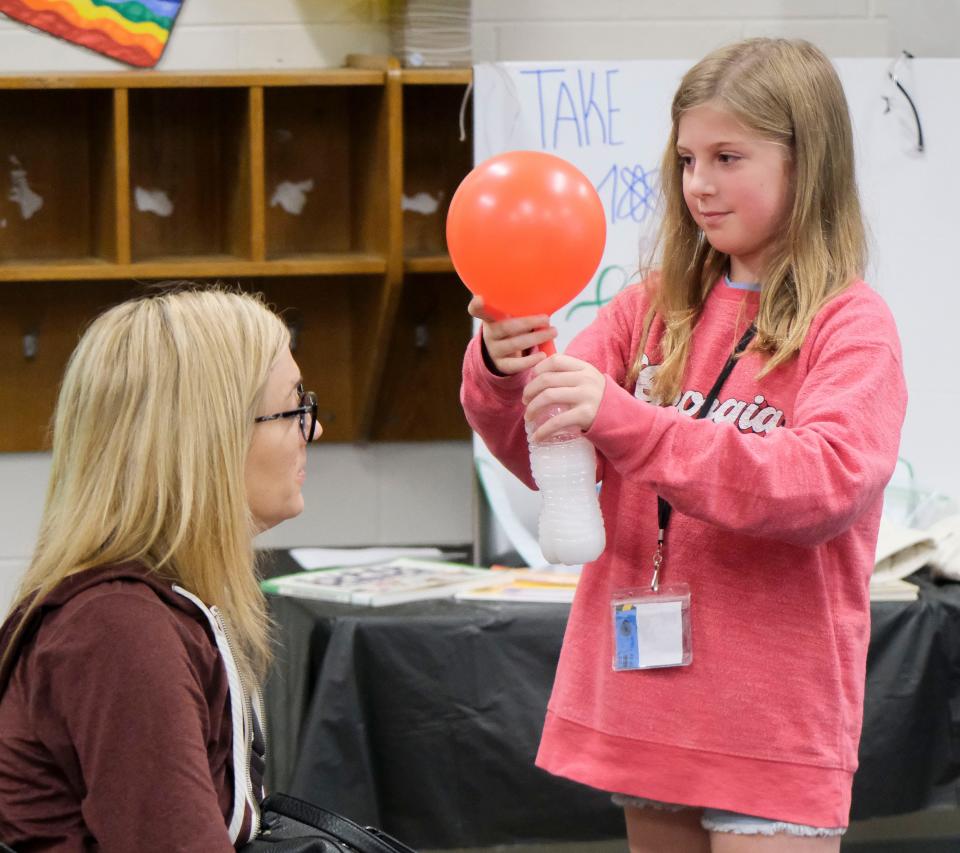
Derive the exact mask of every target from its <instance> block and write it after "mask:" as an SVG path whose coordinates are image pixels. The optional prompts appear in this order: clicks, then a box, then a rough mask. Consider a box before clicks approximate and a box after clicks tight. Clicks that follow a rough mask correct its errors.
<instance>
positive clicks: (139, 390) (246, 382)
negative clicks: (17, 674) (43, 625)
mask: <svg viewBox="0 0 960 853" xmlns="http://www.w3.org/2000/svg"><path fill="white" fill-rule="evenodd" d="M289 346H290V336H289V332H288V330H287V327H286V326H285V325H284V323H283V322H282V321H281V320H280V318H279V317H278V316H277V315H276V314H274V313H273V312H272V311H271V310H269V309H268V308H267V307H266V306H265V305H264V303H263V301H262V300H261V299H260V298H259V297H256V296H251V295H248V294H243V293H239V292H229V291H226V290H224V289H222V288H214V289H199V288H196V287H186V288H185V287H184V286H183V285H181V286H180V287H178V288H177V289H175V290H172V291H168V292H162V293H159V294H156V295H151V296H146V297H143V298H139V299H134V300H131V301H129V302H124V303H122V304H120V305H117V306H116V307H114V308H112V309H110V310H109V311H107V312H106V313H104V314H102V315H101V316H100V317H98V318H97V319H96V320H95V321H94V322H93V323H92V324H91V325H90V327H89V328H88V329H87V331H86V332H85V334H84V335H83V337H82V338H81V340H80V343H79V344H78V346H77V348H76V350H75V351H74V352H73V355H72V356H71V357H70V361H69V363H68V365H67V369H66V373H65V374H64V378H63V384H62V386H61V389H60V395H59V399H58V401H57V407H56V412H55V415H54V421H53V465H52V470H51V475H50V484H49V487H48V490H47V497H46V504H45V507H44V511H43V517H42V520H41V525H40V534H39V539H38V542H37V547H36V551H35V553H34V556H33V560H32V562H31V564H30V567H29V569H28V570H27V573H26V575H25V577H24V578H23V581H22V583H21V585H20V588H19V590H18V592H17V596H16V599H15V602H14V608H16V607H17V606H18V605H24V606H25V612H24V615H23V619H21V621H20V626H22V625H23V624H24V622H25V621H26V618H27V616H29V613H30V612H31V611H32V609H33V608H34V607H36V606H37V604H38V603H39V602H41V601H42V600H43V598H44V597H45V596H46V595H47V594H48V593H49V592H50V591H51V590H52V589H53V588H54V587H55V586H56V585H57V584H58V583H59V582H60V581H62V580H63V579H64V578H66V577H68V576H70V575H74V574H76V573H78V572H82V571H85V570H87V569H91V568H93V567H96V566H103V565H110V564H117V563H123V562H127V561H138V562H140V563H142V564H143V565H145V566H146V567H147V568H148V569H149V570H150V571H152V572H154V573H155V574H156V575H157V576H159V577H160V578H162V579H164V580H167V581H172V582H176V583H178V584H180V585H182V586H183V587H185V588H186V589H187V590H189V591H190V592H192V593H194V594H195V595H196V596H198V597H199V598H200V599H201V600H203V601H204V602H206V603H208V604H215V605H217V606H218V607H219V608H220V609H221V610H222V611H223V612H224V613H225V614H226V616H227V619H228V620H229V622H230V625H231V628H232V631H231V633H232V637H231V639H233V640H234V646H235V648H234V653H235V655H236V657H237V659H238V664H239V666H240V669H241V673H242V674H243V675H245V676H246V677H248V678H251V679H255V680H258V679H260V678H262V676H263V674H264V673H265V670H266V666H267V664H268V662H269V646H268V620H267V616H266V610H265V603H264V598H263V594H262V593H261V591H260V588H259V584H258V581H257V576H256V572H255V567H254V552H253V544H252V541H253V535H254V533H255V530H254V524H253V519H252V517H251V514H250V511H249V508H248V505H247V498H246V490H245V487H244V467H245V462H246V456H247V450H248V448H249V446H250V441H251V437H252V430H253V427H254V417H256V415H257V414H258V406H259V404H260V401H261V398H262V395H263V391H264V387H265V383H266V380H267V375H268V373H269V371H270V369H271V367H272V366H273V365H274V364H275V363H276V361H277V359H278V358H279V357H280V356H281V355H282V354H283V352H284V351H285V350H286V349H288V348H289ZM9 651H10V649H9V648H8V649H7V650H5V653H8V652H9Z"/></svg>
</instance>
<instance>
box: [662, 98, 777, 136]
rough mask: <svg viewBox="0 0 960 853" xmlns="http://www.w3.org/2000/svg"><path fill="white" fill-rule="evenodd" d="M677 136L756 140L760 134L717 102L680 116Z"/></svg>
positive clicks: (701, 105) (700, 106)
mask: <svg viewBox="0 0 960 853" xmlns="http://www.w3.org/2000/svg"><path fill="white" fill-rule="evenodd" d="M677 134H678V136H679V137H683V136H684V135H687V136H690V135H694V134H695V135H697V136H708V135H715V134H719V135H723V136H729V137H731V138H733V137H736V138H741V139H748V138H749V139H756V138H759V136H760V134H759V133H758V132H757V131H756V130H754V129H753V128H751V127H748V126H747V125H746V124H744V122H743V121H742V120H741V119H740V117H739V116H737V115H736V114H735V113H734V112H733V111H732V110H730V109H728V108H727V107H725V106H723V105H722V104H719V103H717V102H715V101H708V102H707V103H705V104H698V105H697V106H695V107H690V108H689V109H686V110H684V111H683V112H682V113H681V114H680V118H679V120H678V122H677Z"/></svg>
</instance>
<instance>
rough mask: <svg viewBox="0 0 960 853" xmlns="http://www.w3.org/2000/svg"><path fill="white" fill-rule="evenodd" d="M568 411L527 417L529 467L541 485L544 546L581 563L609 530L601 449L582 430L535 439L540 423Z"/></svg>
mask: <svg viewBox="0 0 960 853" xmlns="http://www.w3.org/2000/svg"><path fill="white" fill-rule="evenodd" d="M562 411H563V408H562V407H559V406H556V407H552V408H550V409H548V410H547V411H546V412H544V414H543V416H542V417H541V418H540V419H539V420H538V422H537V423H535V424H534V423H531V422H527V425H526V429H527V440H528V442H529V445H530V467H531V469H532V471H533V479H534V480H536V482H537V486H538V487H539V489H540V495H541V500H542V503H541V506H540V519H539V539H540V550H541V551H542V552H543V556H544V557H545V558H546V559H547V560H549V561H550V562H551V563H562V564H564V565H569V566H572V565H578V564H581V563H587V562H589V561H590V560H595V559H596V558H597V557H599V556H600V554H601V553H603V549H604V546H605V545H606V535H605V533H604V529H603V516H602V515H601V514H600V502H599V500H598V497H597V484H596V478H597V453H596V450H594V447H593V445H592V444H591V443H590V441H589V439H586V438H584V437H583V436H582V435H580V433H579V432H577V433H572V432H562V433H559V434H558V435H555V436H553V437H552V438H550V439H549V440H547V441H546V442H542V443H540V442H537V443H535V442H533V441H532V440H531V436H532V435H533V432H534V430H535V429H537V427H539V426H540V425H541V424H543V423H545V422H546V421H548V420H549V419H550V418H552V417H553V416H554V415H556V414H559V413H560V412H562Z"/></svg>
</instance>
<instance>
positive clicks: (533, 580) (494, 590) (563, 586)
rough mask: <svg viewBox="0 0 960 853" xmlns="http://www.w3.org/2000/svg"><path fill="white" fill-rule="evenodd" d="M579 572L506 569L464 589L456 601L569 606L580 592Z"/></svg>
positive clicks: (457, 594) (457, 595) (455, 596)
mask: <svg viewBox="0 0 960 853" xmlns="http://www.w3.org/2000/svg"><path fill="white" fill-rule="evenodd" d="M579 577H580V575H579V572H576V573H575V572H569V571H551V570H548V569H540V570H537V569H507V570H504V571H497V572H492V573H491V574H490V576H489V580H488V582H487V583H484V584H482V585H479V586H472V587H470V588H468V589H463V590H460V591H459V592H457V593H456V594H455V595H454V598H455V599H457V601H519V602H528V603H537V602H541V603H544V604H569V603H570V602H572V601H573V594H574V593H575V592H576V590H577V580H578V579H579Z"/></svg>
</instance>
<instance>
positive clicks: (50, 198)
mask: <svg viewBox="0 0 960 853" xmlns="http://www.w3.org/2000/svg"><path fill="white" fill-rule="evenodd" d="M113 139H114V134H113V91H112V90H110V89H90V90H85V91H37V90H34V89H27V88H25V89H2V90H0V158H2V159H0V164H2V170H3V173H4V177H5V178H6V180H4V181H3V185H4V190H3V192H2V193H0V264H2V265H19V264H30V263H36V262H41V263H56V262H61V263H67V262H70V263H78V262H79V263H83V262H86V261H89V262H92V263H96V262H110V261H113V260H115V254H116V237H115V227H114V226H115V220H116V149H115V146H114V144H113Z"/></svg>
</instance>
